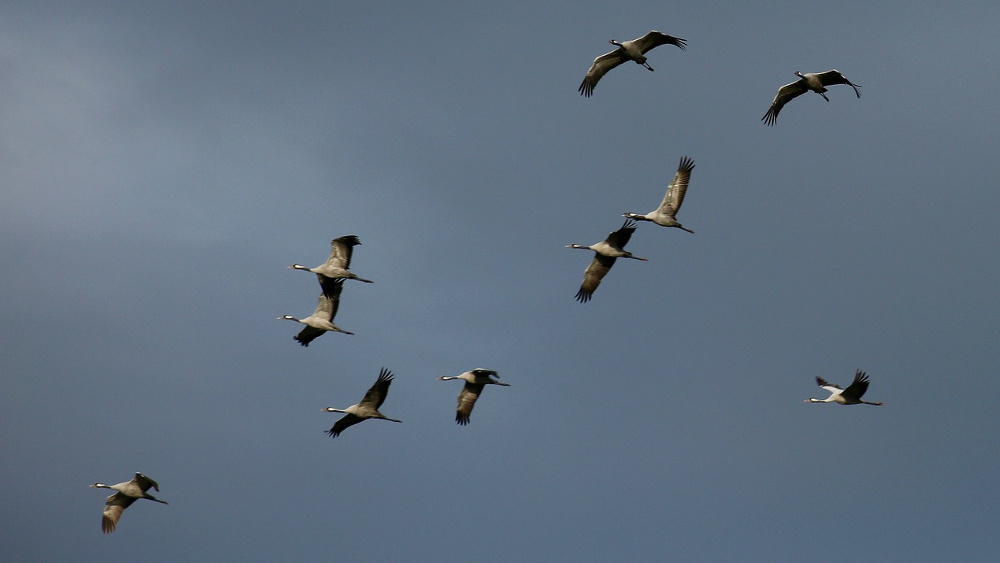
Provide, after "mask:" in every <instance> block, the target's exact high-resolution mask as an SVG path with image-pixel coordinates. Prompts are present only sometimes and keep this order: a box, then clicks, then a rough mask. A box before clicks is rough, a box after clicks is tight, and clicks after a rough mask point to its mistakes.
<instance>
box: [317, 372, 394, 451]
mask: <svg viewBox="0 0 1000 563" xmlns="http://www.w3.org/2000/svg"><path fill="white" fill-rule="evenodd" d="M392 377H393V376H392V372H391V371H389V370H388V369H386V368H382V370H381V371H380V372H379V374H378V379H376V380H375V384H374V385H372V386H371V388H370V389H368V392H367V393H365V397H364V398H363V399H361V402H359V403H358V404H356V405H351V406H349V407H347V408H346V409H335V408H333V407H326V408H325V409H321V410H322V411H323V412H341V413H344V414H345V416H343V417H341V418H340V420H338V421H337V422H335V423H334V424H333V428H330V429H329V430H327V431H326V433H327V434H329V435H330V437H331V438H336V437H337V436H340V433H341V432H343V431H344V429H346V428H349V427H351V426H354V425H355V424H357V423H359V422H364V421H366V420H368V419H369V418H377V419H380V420H388V421H389V422H403V421H402V420H396V419H395V418H389V417H387V416H385V415H384V414H382V413H380V412H378V408H379V407H381V406H382V403H383V402H385V396H386V395H387V394H388V393H389V385H391V384H392Z"/></svg>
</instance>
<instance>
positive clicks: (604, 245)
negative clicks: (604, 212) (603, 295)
mask: <svg viewBox="0 0 1000 563" xmlns="http://www.w3.org/2000/svg"><path fill="white" fill-rule="evenodd" d="M633 232H635V221H632V220H631V219H627V220H626V221H625V223H624V224H623V225H622V226H621V228H620V229H618V230H617V231H615V232H613V233H611V234H609V235H608V238H606V239H604V240H603V241H601V242H598V243H595V244H592V245H590V246H583V245H580V244H570V245H567V246H566V248H579V249H582V250H593V251H594V259H593V260H592V261H591V262H590V265H589V266H587V269H586V270H585V271H584V272H583V283H582V284H580V291H578V292H576V300H577V301H579V302H580V303H586V302H587V301H590V298H591V296H593V294H594V290H596V289H597V286H599V285H600V284H601V280H602V279H604V276H605V275H607V273H608V271H609V270H611V266H614V265H615V260H617V259H618V258H632V259H633V260H643V261H645V260H646V258H639V257H638V256H632V253H631V252H629V251H627V250H625V248H624V247H625V245H626V244H627V243H628V241H629V239H630V238H632V233H633Z"/></svg>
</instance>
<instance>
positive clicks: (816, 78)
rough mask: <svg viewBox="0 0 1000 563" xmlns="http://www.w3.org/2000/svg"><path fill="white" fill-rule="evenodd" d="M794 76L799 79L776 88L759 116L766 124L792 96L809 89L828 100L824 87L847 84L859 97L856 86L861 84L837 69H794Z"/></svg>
mask: <svg viewBox="0 0 1000 563" xmlns="http://www.w3.org/2000/svg"><path fill="white" fill-rule="evenodd" d="M795 76H798V77H799V79H798V80H796V81H795V82H790V83H788V84H785V85H784V86H782V87H781V88H778V94H777V95H776V96H774V101H772V102H771V107H770V108H768V110H767V113H765V114H764V117H762V118H760V120H761V121H763V122H764V123H766V124H767V125H774V120H776V119H778V112H779V111H781V108H782V107H784V105H785V104H787V103H788V102H789V101H790V100H791V99H792V98H795V97H797V96H800V95H802V94H805V93H806V92H808V91H810V90H812V91H813V92H816V93H817V94H819V95H820V96H823V99H824V100H826V101H828V102H829V101H830V98H827V97H826V93H825V92H826V87H827V86H832V85H834V84H847V85H848V86H850V87H851V88H854V93H855V94H856V95H857V96H858V97H859V98H860V97H861V92H858V88H860V87H861V85H860V84H854V83H853V82H851V81H850V80H848V79H847V77H846V76H844V75H843V74H841V73H840V71H839V70H837V69H833V70H828V71H826V72H810V73H807V74H802V73H801V72H799V71H797V70H796V71H795Z"/></svg>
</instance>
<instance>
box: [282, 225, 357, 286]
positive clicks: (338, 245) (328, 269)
mask: <svg viewBox="0 0 1000 563" xmlns="http://www.w3.org/2000/svg"><path fill="white" fill-rule="evenodd" d="M360 244H361V239H359V238H358V237H357V235H344V236H342V237H337V238H335V239H333V240H331V241H330V256H329V258H327V259H326V262H325V263H323V264H320V265H319V266H316V267H315V268H307V267H305V266H303V265H302V264H292V265H291V266H289V268H292V269H294V270H305V271H307V272H312V273H314V274H316V275H318V276H323V277H325V278H329V279H340V278H344V279H350V280H358V281H361V282H365V283H372V280H366V279H365V278H359V277H358V276H356V275H354V272H351V271H350V270H349V269H348V268H350V267H351V255H352V254H353V253H354V247H355V246H358V245H360Z"/></svg>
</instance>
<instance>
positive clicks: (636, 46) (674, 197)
mask: <svg viewBox="0 0 1000 563" xmlns="http://www.w3.org/2000/svg"><path fill="white" fill-rule="evenodd" d="M610 43H611V44H613V45H615V46H616V49H615V50H614V51H611V52H609V53H605V54H603V55H601V56H599V57H597V58H596V59H594V62H593V64H592V65H591V66H590V69H589V70H588V71H587V75H586V76H585V77H584V79H583V82H581V84H580V87H579V92H580V94H581V95H583V96H586V97H590V96H592V95H593V93H594V87H595V86H596V85H597V83H598V82H599V81H600V80H601V78H602V77H603V76H604V75H605V74H607V73H608V71H610V70H612V69H613V68H615V67H617V66H619V65H621V64H623V63H625V62H626V61H633V62H635V63H636V64H639V65H642V66H644V67H645V68H647V69H648V70H650V71H652V70H653V67H652V66H650V65H649V63H648V62H647V60H646V55H645V54H646V53H647V52H648V51H649V50H651V49H653V48H655V47H658V46H660V45H674V46H676V47H678V48H680V49H682V50H683V49H685V48H686V47H687V41H686V40H685V39H681V38H679V37H673V36H671V35H667V34H665V33H660V32H658V31H650V32H649V33H647V34H646V35H643V36H642V37H640V38H638V39H634V40H632V41H625V42H624V43H620V42H618V41H615V40H614V39H612V40H611V41H610ZM795 75H796V76H798V77H799V79H798V80H796V81H795V82H792V83H789V84H786V85H784V86H782V87H781V88H780V89H779V90H778V93H777V95H776V96H775V98H774V100H773V101H772V102H771V107H770V108H769V109H768V110H767V113H765V114H764V117H763V118H761V120H762V121H764V123H765V124H766V125H774V123H775V120H776V119H777V117H778V112H780V111H781V108H782V107H784V105H785V104H786V103H788V102H789V101H790V100H791V99H793V98H795V97H797V96H799V95H801V94H804V93H805V92H808V91H812V92H815V93H817V94H819V95H820V96H823V99H825V100H826V101H830V100H829V98H827V97H826V91H827V90H826V87H827V86H831V85H835V84H847V85H849V86H851V87H852V88H854V93H855V94H856V95H857V96H858V97H859V98H860V97H861V94H860V92H858V87H859V85H858V84H854V83H852V82H851V81H850V80H848V79H847V77H846V76H844V75H843V74H841V73H840V72H839V71H837V70H829V71H826V72H820V73H807V74H802V73H800V72H796V73H795ZM693 169H694V161H693V160H692V159H691V158H689V157H687V156H684V157H681V160H680V164H679V165H678V167H677V172H676V173H675V174H674V178H673V180H672V181H671V182H670V184H669V185H668V187H667V191H666V194H665V195H664V197H663V201H661V202H660V205H659V207H657V208H656V209H654V210H653V211H650V212H649V213H646V214H645V215H642V214H638V213H624V214H623V216H624V217H625V218H626V220H625V223H624V224H623V225H622V226H621V227H620V228H619V229H618V230H616V231H614V232H612V233H610V234H609V235H608V236H607V238H605V239H604V240H603V241H601V242H597V243H595V244H592V245H590V246H583V245H579V244H571V245H568V246H567V248H578V249H583V250H591V251H593V252H594V259H593V260H592V261H591V263H590V265H589V266H587V269H586V271H585V272H584V275H583V282H582V283H581V285H580V289H579V291H577V293H576V297H575V298H576V300H577V301H579V302H581V303H586V302H588V301H590V299H591V298H592V297H593V294H594V291H595V290H596V289H597V287H598V286H599V285H600V283H601V280H603V279H604V277H605V276H606V275H607V274H608V272H609V271H610V270H611V267H612V266H613V265H614V263H615V261H616V260H617V259H618V258H631V259H633V260H641V261H646V258H640V257H638V256H633V255H632V253H631V252H629V251H627V250H625V245H626V244H628V242H629V240H630V239H631V237H632V234H633V233H634V232H635V231H636V226H637V222H639V221H648V222H651V223H655V224H657V225H659V226H662V227H674V228H678V229H681V230H684V231H686V232H688V233H692V234H693V233H694V231H693V230H691V229H689V228H687V227H684V226H683V225H682V224H681V223H680V222H679V221H678V220H677V213H678V212H679V211H680V208H681V205H682V204H683V202H684V195H685V194H686V192H687V188H688V184H689V183H690V180H691V171H692V170H693ZM360 244H361V240H360V239H359V238H358V237H357V236H355V235H345V236H341V237H338V238H335V239H333V240H332V241H331V243H330V255H329V257H328V258H327V260H326V262H325V263H323V264H320V265H319V266H316V267H315V268H309V267H306V266H303V265H301V264H297V263H296V264H292V265H291V266H289V268H291V269H295V270H305V271H307V272H312V273H314V274H316V278H317V280H318V281H319V285H320V294H319V298H318V302H317V304H316V309H315V311H313V313H312V314H311V315H310V316H308V317H305V318H302V319H298V318H295V317H293V316H291V315H282V316H280V317H278V319H284V320H290V321H295V322H298V323H302V324H304V325H306V326H305V328H303V329H302V330H301V331H300V332H299V333H298V334H296V335H295V336H294V337H293V338H294V339H295V340H296V341H297V342H298V343H299V344H301V345H302V346H308V345H309V344H310V343H311V342H312V341H313V340H315V339H316V338H318V337H319V336H322V335H323V334H324V333H326V332H340V333H343V334H354V333H352V332H349V331H346V330H344V329H342V328H340V327H338V326H337V325H336V324H335V323H334V322H333V319H334V317H336V315H337V309H338V307H339V304H340V297H341V294H342V292H343V288H344V283H345V281H346V280H356V281H359V282H363V283H373V282H372V280H369V279H365V278H361V277H359V276H357V275H356V274H354V273H353V272H351V270H350V266H351V257H352V255H353V252H354V247H355V246H359V245H360ZM499 377H500V376H499V375H498V374H497V372H496V371H494V370H489V369H484V368H475V369H472V370H469V371H466V372H464V373H462V374H460V375H456V376H444V377H439V378H438V381H450V380H456V379H457V380H462V381H463V382H464V385H463V387H462V390H461V391H460V392H459V394H458V406H457V407H456V411H455V421H456V422H457V423H458V424H459V425H462V426H465V425H467V424H469V421H470V417H471V415H472V409H473V407H474V406H475V404H476V401H477V400H478V399H479V396H480V394H482V392H483V388H485V387H486V386H487V385H500V386H510V384H509V383H501V382H500V381H498V379H499ZM393 378H394V376H393V373H392V372H391V371H389V370H388V369H387V368H384V367H383V368H382V369H381V371H380V372H379V375H378V378H377V379H376V380H375V383H374V384H372V386H371V387H370V388H369V389H368V391H367V392H366V393H365V395H364V397H363V398H362V399H361V401H359V402H358V403H357V404H354V405H351V406H349V407H347V408H343V409H339V408H335V407H326V408H323V409H321V410H322V412H333V413H342V414H343V415H344V416H343V417H341V418H340V419H338V420H337V422H335V423H334V425H333V426H332V427H331V428H330V429H329V430H327V431H326V433H327V434H329V435H330V437H332V438H336V437H337V436H339V435H340V434H341V432H343V431H344V430H346V429H347V428H349V427H351V426H354V425H355V424H358V423H361V422H364V421H365V420H369V419H378V420H387V421H390V422H402V421H401V420H397V419H394V418H389V417H387V416H385V415H383V414H382V413H381V412H380V411H379V408H380V407H381V406H382V404H383V403H384V402H385V399H386V396H387V395H388V393H389V387H390V386H391V385H392V382H393ZM816 383H817V384H818V385H819V386H820V387H821V388H823V389H825V390H827V391H829V392H830V396H829V397H827V398H826V399H815V398H811V397H810V398H808V399H806V400H805V402H808V403H838V404H841V405H858V404H865V405H876V406H878V405H881V404H882V403H881V402H869V401H864V400H862V398H861V397H863V396H864V394H865V392H866V391H867V390H868V384H869V381H868V375H867V374H866V373H865V372H863V371H861V370H857V372H856V373H855V375H854V381H853V382H852V383H851V384H850V385H848V386H847V388H846V389H841V388H840V387H838V386H837V385H833V384H831V383H828V382H827V381H826V380H824V379H823V378H821V377H817V378H816ZM91 487H95V488H104V489H112V490H114V491H116V492H115V494H113V495H110V496H109V497H108V498H107V500H106V501H105V506H104V514H103V518H102V522H101V529H102V530H103V532H104V533H105V534H108V533H111V532H113V531H114V530H115V528H116V526H117V525H118V520H119V518H121V514H122V512H123V511H124V510H125V509H126V508H128V507H129V506H131V505H132V503H134V502H135V501H136V500H139V499H147V500H151V501H154V502H158V503H162V504H167V502H166V501H162V500H160V499H157V498H156V497H154V496H152V495H150V494H149V493H148V492H147V491H149V489H151V488H152V489H154V490H155V491H157V492H159V490H160V487H159V484H157V482H156V481H154V480H152V479H150V478H149V477H147V476H146V475H143V474H142V473H136V474H135V477H134V478H132V479H131V480H129V481H125V482H123V483H118V484H116V485H105V484H103V483H94V484H93V485H91Z"/></svg>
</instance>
